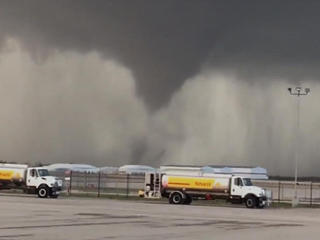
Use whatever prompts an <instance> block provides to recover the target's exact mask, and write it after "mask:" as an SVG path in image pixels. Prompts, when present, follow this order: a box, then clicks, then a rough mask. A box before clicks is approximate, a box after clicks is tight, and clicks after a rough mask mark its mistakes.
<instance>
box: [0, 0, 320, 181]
mask: <svg viewBox="0 0 320 240" xmlns="http://www.w3.org/2000/svg"><path fill="white" fill-rule="evenodd" d="M319 7H320V3H319V2H318V1H311V0H310V1H307V2H303V1H295V0H292V1H281V2H279V1H259V2H257V1H249V0H244V1H231V0H230V1H213V0H210V1H209V0H200V1H194V0H170V1H169V0H163V1H153V0H151V1H150V0H148V1H147V0H133V1H123V0H117V1H112V0H104V1H98V0H92V1H81V0H77V1H74V0H69V1H62V0H60V1H59V0H57V1H47V0H41V1H40V0H39V1H35V0H28V1H23V0H21V1H15V0H10V1H7V0H2V1H0V91H1V94H0V100H1V101H0V104H1V109H2V111H0V159H1V160H3V161H14V162H29V163H31V164H32V163H37V162H43V163H55V162H72V163H88V164H93V165H97V166H107V165H108V166H120V165H123V164H129V163H130V164H148V165H152V166H159V165H161V164H193V165H205V164H214V165H245V166H261V167H265V168H267V170H268V171H269V172H270V173H271V174H273V175H293V174H294V167H293V166H294V154H295V152H298V159H299V173H300V174H302V175H306V176H307V175H309V176H311V175H312V176H318V175H319V174H318V171H317V169H318V167H320V162H319V151H318V149H319V144H320V136H319V134H318V133H319V130H320V121H319V120H320V112H319V110H318V109H319V107H318V103H319V100H320V98H319V96H318V95H317V89H319V87H320V86H319V79H320V78H319V77H320V71H319V67H318V66H319V62H320V48H319V44H318V43H319V40H320V32H319V31H318V23H319V20H320V16H319V14H318V12H319V9H320V8H319ZM298 85H299V86H300V85H301V86H303V87H310V88H311V94H310V95H309V96H306V97H303V98H301V115H300V116H301V119H300V131H298V130H297V127H296V104H297V103H296V102H297V99H296V98H295V97H293V96H290V95H289V93H288V91H287V88H288V87H294V86H298ZM297 139H298V140H297ZM297 149H298V151H296V150H297Z"/></svg>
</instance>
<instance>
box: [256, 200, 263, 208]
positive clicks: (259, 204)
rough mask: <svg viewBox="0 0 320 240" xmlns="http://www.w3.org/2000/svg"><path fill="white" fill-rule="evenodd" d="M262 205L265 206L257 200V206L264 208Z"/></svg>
mask: <svg viewBox="0 0 320 240" xmlns="http://www.w3.org/2000/svg"><path fill="white" fill-rule="evenodd" d="M264 207H265V205H264V204H262V203H261V202H260V201H257V208H260V209H262V208H264Z"/></svg>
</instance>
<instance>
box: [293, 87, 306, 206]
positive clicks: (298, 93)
mask: <svg viewBox="0 0 320 240" xmlns="http://www.w3.org/2000/svg"><path fill="white" fill-rule="evenodd" d="M288 91H289V93H290V95H293V96H297V135H296V140H295V144H296V145H295V156H294V157H295V173H294V196H293V199H292V207H296V206H297V205H298V204H299V199H298V194H297V182H298V158H299V156H298V154H299V147H298V146H299V133H300V96H306V95H308V94H309V93H310V88H302V87H295V88H288Z"/></svg>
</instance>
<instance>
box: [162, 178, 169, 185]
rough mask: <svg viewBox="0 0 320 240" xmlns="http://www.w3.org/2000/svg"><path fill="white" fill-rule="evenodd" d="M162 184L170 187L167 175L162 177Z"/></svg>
mask: <svg viewBox="0 0 320 240" xmlns="http://www.w3.org/2000/svg"><path fill="white" fill-rule="evenodd" d="M162 186H163V187H168V177H167V176H163V177H162Z"/></svg>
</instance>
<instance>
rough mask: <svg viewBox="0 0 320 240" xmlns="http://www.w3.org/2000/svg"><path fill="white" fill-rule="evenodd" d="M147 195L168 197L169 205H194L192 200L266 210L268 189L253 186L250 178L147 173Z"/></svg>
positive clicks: (149, 196)
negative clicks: (217, 201)
mask: <svg viewBox="0 0 320 240" xmlns="http://www.w3.org/2000/svg"><path fill="white" fill-rule="evenodd" d="M144 196H145V197H146V198H160V197H165V198H168V200H169V203H170V204H191V202H192V200H193V199H207V200H214V199H225V200H226V201H228V202H231V203H237V204H243V203H244V204H245V205H246V207H247V208H254V207H256V208H264V207H265V206H266V204H267V200H269V199H267V195H266V190H264V189H262V188H260V187H257V186H253V184H252V182H251V179H250V178H245V177H242V176H235V175H228V174H209V175H207V176H182V175H167V174H163V173H147V174H146V175H145V189H144Z"/></svg>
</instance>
